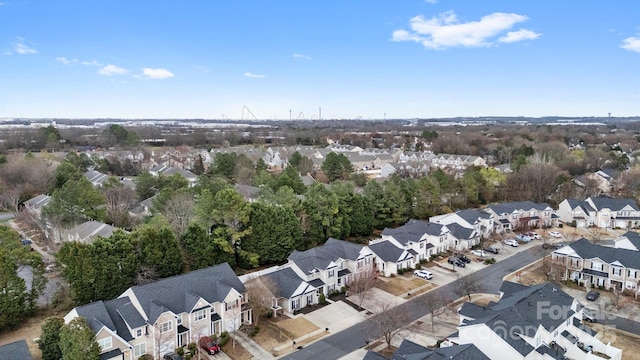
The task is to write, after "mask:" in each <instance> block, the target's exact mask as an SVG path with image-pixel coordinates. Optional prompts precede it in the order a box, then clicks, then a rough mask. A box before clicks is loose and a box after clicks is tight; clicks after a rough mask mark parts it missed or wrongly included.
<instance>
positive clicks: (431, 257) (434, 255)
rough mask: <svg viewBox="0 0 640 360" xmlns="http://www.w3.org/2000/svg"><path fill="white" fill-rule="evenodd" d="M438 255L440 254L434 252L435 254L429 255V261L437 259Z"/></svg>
mask: <svg viewBox="0 0 640 360" xmlns="http://www.w3.org/2000/svg"><path fill="white" fill-rule="evenodd" d="M437 257H438V255H436V254H433V255H431V256H429V261H433V260H435V259H436V258H437Z"/></svg>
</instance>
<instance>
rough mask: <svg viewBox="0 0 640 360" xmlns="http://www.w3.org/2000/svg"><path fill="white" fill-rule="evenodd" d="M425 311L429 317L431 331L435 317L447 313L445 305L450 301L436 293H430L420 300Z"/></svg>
mask: <svg viewBox="0 0 640 360" xmlns="http://www.w3.org/2000/svg"><path fill="white" fill-rule="evenodd" d="M422 300H423V302H424V305H425V306H426V308H427V311H428V312H429V314H430V315H431V331H433V327H434V326H433V325H434V322H435V318H436V316H440V315H442V314H444V313H445V312H446V311H447V305H448V304H449V303H450V302H451V300H450V299H447V298H444V297H442V296H438V295H437V294H436V293H434V292H432V291H430V292H428V293H427V294H426V295H425V296H424V298H423V299H422Z"/></svg>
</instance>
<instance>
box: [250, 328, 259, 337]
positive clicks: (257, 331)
mask: <svg viewBox="0 0 640 360" xmlns="http://www.w3.org/2000/svg"><path fill="white" fill-rule="evenodd" d="M259 332H260V328H259V327H258V326H254V327H253V330H251V333H250V334H249V336H251V337H254V336H256V335H258V333H259Z"/></svg>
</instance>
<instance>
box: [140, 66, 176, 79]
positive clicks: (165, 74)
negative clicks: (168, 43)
mask: <svg viewBox="0 0 640 360" xmlns="http://www.w3.org/2000/svg"><path fill="white" fill-rule="evenodd" d="M142 75H143V76H145V77H147V78H149V79H158V80H161V79H168V78H172V77H174V76H175V75H174V74H173V73H172V72H171V71H169V70H167V69H165V68H157V69H152V68H144V69H142Z"/></svg>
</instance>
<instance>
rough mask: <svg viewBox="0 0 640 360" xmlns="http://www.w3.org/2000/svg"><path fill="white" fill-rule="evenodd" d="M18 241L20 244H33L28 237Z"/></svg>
mask: <svg viewBox="0 0 640 360" xmlns="http://www.w3.org/2000/svg"><path fill="white" fill-rule="evenodd" d="M20 242H21V243H22V245H24V246H29V245H31V244H33V241H31V240H29V239H22V240H20Z"/></svg>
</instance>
